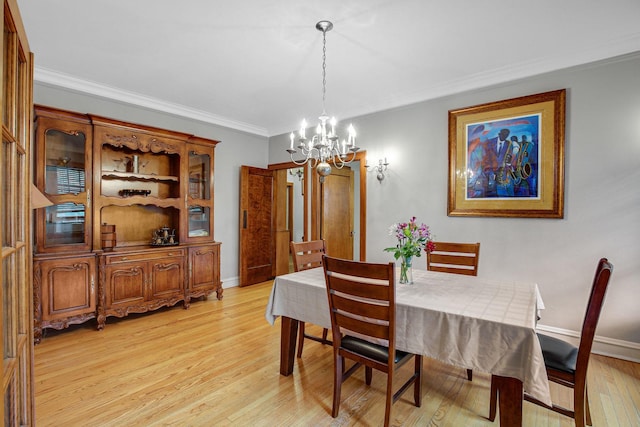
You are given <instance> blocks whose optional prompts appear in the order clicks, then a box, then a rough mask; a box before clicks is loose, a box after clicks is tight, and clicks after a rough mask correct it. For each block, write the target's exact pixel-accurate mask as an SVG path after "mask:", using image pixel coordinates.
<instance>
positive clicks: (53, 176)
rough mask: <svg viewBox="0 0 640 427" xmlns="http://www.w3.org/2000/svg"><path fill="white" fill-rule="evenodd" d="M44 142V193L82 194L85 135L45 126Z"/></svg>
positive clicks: (83, 188) (83, 186) (83, 189)
mask: <svg viewBox="0 0 640 427" xmlns="http://www.w3.org/2000/svg"><path fill="white" fill-rule="evenodd" d="M44 141H45V154H44V155H45V162H46V163H45V164H46V166H45V168H46V173H45V176H44V179H45V192H46V193H47V194H50V195H59V194H75V195H77V194H79V193H83V192H84V191H85V189H86V186H85V158H86V153H85V147H86V145H87V138H86V136H85V134H84V133H80V132H76V133H72V134H68V133H65V132H61V131H59V130H55V129H47V131H46V132H45V138H44Z"/></svg>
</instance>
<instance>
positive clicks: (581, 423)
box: [573, 386, 591, 427]
mask: <svg viewBox="0 0 640 427" xmlns="http://www.w3.org/2000/svg"><path fill="white" fill-rule="evenodd" d="M579 389H580V387H575V388H574V389H573V418H574V420H575V423H576V427H585V414H586V413H587V412H588V411H589V409H588V408H589V406H588V402H587V401H586V400H585V398H586V396H587V389H586V386H585V388H584V389H583V390H582V392H580V390H579ZM585 404H586V407H585ZM589 418H591V414H589V415H587V422H588V424H589V425H591V423H590V421H591V420H589Z"/></svg>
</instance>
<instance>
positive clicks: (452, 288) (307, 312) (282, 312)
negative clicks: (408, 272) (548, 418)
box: [265, 268, 551, 404]
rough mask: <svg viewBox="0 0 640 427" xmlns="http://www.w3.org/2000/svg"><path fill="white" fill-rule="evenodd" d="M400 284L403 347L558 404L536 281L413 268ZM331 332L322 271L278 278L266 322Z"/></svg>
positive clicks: (399, 340)
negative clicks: (513, 381)
mask: <svg viewBox="0 0 640 427" xmlns="http://www.w3.org/2000/svg"><path fill="white" fill-rule="evenodd" d="M413 278H414V284H412V285H402V284H396V347H397V348H398V349H399V350H404V351H409V352H412V353H417V354H423V355H425V356H427V357H431V358H433V359H436V360H439V361H442V362H444V363H448V364H451V365H454V366H459V367H462V368H470V369H473V370H477V371H481V372H487V373H491V374H495V375H500V376H504V377H513V378H518V379H519V380H521V381H522V382H523V387H524V390H525V391H526V392H527V393H529V394H531V395H532V396H534V397H536V398H538V399H539V400H541V401H543V402H546V403H547V404H550V403H551V398H550V395H549V382H548V380H547V376H546V369H545V365H544V359H543V356H542V350H541V348H540V343H539V341H538V339H537V337H536V333H535V325H536V316H537V313H538V310H539V309H542V308H544V307H543V305H542V299H541V298H540V293H539V292H538V286H537V285H536V284H534V283H532V284H529V283H516V282H509V281H494V280H487V279H481V278H478V277H474V276H464V275H458V274H446V273H437V272H431V271H426V270H417V269H414V271H413ZM277 316H286V317H290V318H292V319H297V320H301V321H304V322H310V323H313V324H316V325H319V326H322V327H325V328H330V327H331V320H330V318H329V304H328V300H327V291H326V287H325V280H324V273H323V270H322V268H315V269H312V270H305V271H301V272H298V273H291V274H286V275H283V276H278V277H276V279H275V281H274V283H273V288H272V290H271V295H270V297H269V302H268V304H267V309H266V313H265V317H266V319H267V321H268V322H269V323H271V324H272V325H273V323H274V322H275V319H276V317H277Z"/></svg>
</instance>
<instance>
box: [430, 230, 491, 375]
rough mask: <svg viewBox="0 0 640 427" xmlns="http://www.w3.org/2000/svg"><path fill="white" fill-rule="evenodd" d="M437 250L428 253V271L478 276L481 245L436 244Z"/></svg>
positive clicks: (469, 371)
mask: <svg viewBox="0 0 640 427" xmlns="http://www.w3.org/2000/svg"><path fill="white" fill-rule="evenodd" d="M435 244H436V248H435V250H433V251H430V252H427V270H429V271H440V272H443V273H455V274H466V275H468V276H477V275H478V259H479V258H480V243H453V242H435ZM467 379H468V380H469V381H471V380H473V370H471V369H467Z"/></svg>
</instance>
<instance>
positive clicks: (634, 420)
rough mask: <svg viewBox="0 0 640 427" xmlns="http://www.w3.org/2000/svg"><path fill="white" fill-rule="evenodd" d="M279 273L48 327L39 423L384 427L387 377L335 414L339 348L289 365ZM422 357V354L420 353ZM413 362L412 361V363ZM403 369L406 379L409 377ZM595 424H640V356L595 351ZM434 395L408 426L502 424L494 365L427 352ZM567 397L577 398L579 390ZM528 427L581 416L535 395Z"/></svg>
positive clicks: (359, 390)
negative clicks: (282, 352)
mask: <svg viewBox="0 0 640 427" xmlns="http://www.w3.org/2000/svg"><path fill="white" fill-rule="evenodd" d="M270 289H271V284H270V283H264V284H259V285H254V286H251V287H248V288H231V289H226V290H225V291H224V299H223V300H222V301H218V300H216V299H215V298H210V299H209V300H200V301H196V302H194V303H193V304H192V305H191V308H189V309H188V310H184V309H183V308H182V307H181V306H176V307H173V308H170V309H165V310H161V311H159V312H154V313H151V314H146V315H134V316H130V317H128V318H126V319H122V320H120V319H114V318H109V320H108V322H107V326H106V328H105V329H104V330H103V331H101V332H98V331H96V330H95V324H93V323H92V322H88V324H86V325H80V326H75V327H72V328H69V329H68V330H66V331H64V332H61V333H59V332H56V331H47V332H46V335H45V338H44V339H43V341H42V343H41V344H39V345H37V346H36V349H35V374H36V420H37V425H38V426H65V427H67V426H118V427H119V426H269V427H271V426H328V425H334V426H355V425H357V426H378V425H381V422H382V420H383V417H384V403H383V398H384V386H385V377H384V375H382V374H380V373H374V379H373V383H372V386H371V387H367V386H366V385H365V384H364V372H362V374H360V373H357V374H356V375H355V376H354V377H352V378H350V379H349V380H347V382H346V383H345V384H344V386H343V391H342V404H341V407H340V415H339V416H338V418H336V419H333V418H331V415H330V412H331V401H332V381H333V379H332V357H331V352H332V350H331V347H329V346H323V345H321V344H318V343H315V342H307V343H306V344H305V349H304V354H303V357H302V359H301V360H300V359H298V360H297V361H296V368H295V371H294V374H293V375H292V376H290V377H282V376H280V374H279V348H280V345H279V342H280V321H279V320H278V321H277V322H276V325H275V326H271V325H269V324H268V323H267V321H266V320H265V318H264V309H265V307H266V304H267V298H268V295H269V291H270ZM408 365H411V364H408ZM406 368H407V369H411V367H410V366H407V367H406ZM401 379H402V378H398V381H400V380H401ZM589 381H590V383H589V387H590V388H589V392H590V398H591V409H592V415H593V425H594V426H596V427H600V426H618V425H619V426H639V425H640V409H639V408H640V365H639V364H634V363H630V362H624V361H621V360H618V359H611V358H607V357H602V356H594V357H593V358H592V360H591V365H590V371H589ZM422 388H423V404H422V407H421V408H416V407H414V406H413V404H412V403H411V401H410V400H409V399H411V393H410V392H409V393H407V397H406V398H404V397H403V398H402V399H400V400H399V401H398V402H397V403H396V404H395V405H394V406H393V410H392V424H393V425H396V426H497V425H498V422H497V421H496V422H495V423H491V422H489V421H488V420H487V419H486V417H487V415H488V406H489V376H488V375H486V374H483V373H481V372H474V377H473V381H472V382H469V381H467V380H466V372H465V370H464V369H459V368H454V367H450V366H446V365H443V364H441V363H437V362H435V361H433V360H430V359H427V360H426V361H425V370H424V379H423V384H422ZM555 391H556V389H554V395H555V396H556V400H559V401H561V402H563V403H565V404H567V401H570V395H569V393H568V392H564V393H556V392H555ZM524 417H525V425H526V426H536V427H537V426H542V427H545V426H554V427H555V426H558V427H560V426H572V425H573V420H571V419H570V418H566V417H563V416H561V415H559V414H555V413H552V412H551V411H548V410H545V409H544V408H540V407H537V406H534V405H532V404H530V403H527V402H525V403H524Z"/></svg>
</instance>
